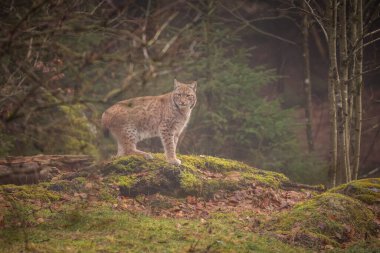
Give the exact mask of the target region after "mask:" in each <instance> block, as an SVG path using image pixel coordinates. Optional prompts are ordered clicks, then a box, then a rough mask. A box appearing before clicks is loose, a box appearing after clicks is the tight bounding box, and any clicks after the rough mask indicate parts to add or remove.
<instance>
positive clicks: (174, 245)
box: [0, 207, 308, 253]
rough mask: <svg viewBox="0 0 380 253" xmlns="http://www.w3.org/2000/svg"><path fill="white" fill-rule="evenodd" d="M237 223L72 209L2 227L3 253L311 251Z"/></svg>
mask: <svg viewBox="0 0 380 253" xmlns="http://www.w3.org/2000/svg"><path fill="white" fill-rule="evenodd" d="M233 220H236V218H235V217H234V218H233ZM233 220H231V219H229V218H228V217H224V216H221V217H216V216H215V217H213V218H212V219H209V220H207V221H200V220H188V219H173V218H157V217H150V216H145V215H142V214H132V213H130V212H125V211H117V210H114V209H112V208H109V207H100V208H99V207H96V208H84V207H75V208H74V207H71V208H69V209H67V210H65V211H62V212H59V213H56V214H53V215H51V217H50V219H47V220H46V221H45V222H44V223H41V224H38V225H35V226H32V227H26V228H24V229H20V228H5V229H1V230H0V252H24V251H27V252H268V253H270V252H273V253H275V252H277V253H281V252H289V253H293V252H294V253H295V252H300V253H301V252H308V251H307V250H305V249H303V248H300V247H296V246H292V245H287V244H285V243H283V242H281V241H280V240H277V239H274V238H270V237H267V236H262V235H258V234H254V233H252V232H249V231H244V230H243V229H242V227H241V224H239V223H237V222H234V221H233ZM26 238H27V239H26Z"/></svg>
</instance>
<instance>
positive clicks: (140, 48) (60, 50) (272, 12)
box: [0, 0, 380, 183]
mask: <svg viewBox="0 0 380 253" xmlns="http://www.w3.org/2000/svg"><path fill="white" fill-rule="evenodd" d="M371 2H372V3H373V2H374V3H375V6H368V9H367V11H371V12H372V11H378V9H377V8H378V5H376V1H371ZM0 5H1V9H0V20H1V44H0V63H1V67H0V82H1V86H0V94H1V95H0V119H1V123H0V138H1V144H0V156H1V157H4V156H8V155H32V154H39V153H44V154H60V153H64V154H70V153H72V154H90V155H94V156H96V157H98V158H99V159H103V158H107V157H110V156H111V155H113V154H114V153H115V152H116V145H115V143H114V142H113V141H112V140H110V139H105V138H104V137H103V136H102V134H101V129H100V117H101V114H102V112H103V111H104V110H105V109H106V108H107V107H109V106H111V105H112V104H114V103H115V102H117V101H120V100H123V99H127V98H131V97H136V96H145V95H158V94H162V93H164V92H169V91H171V90H172V87H173V79H174V78H175V77H176V78H177V79H178V80H179V81H182V82H186V81H191V80H197V81H198V104H197V106H196V108H195V109H194V111H193V114H192V118H191V122H190V124H189V125H188V128H187V129H186V131H185V133H184V135H183V136H182V137H181V139H180V144H179V152H180V153H185V154H207V155H215V156H221V157H226V158H232V159H237V160H242V161H245V162H247V163H249V164H251V165H254V166H256V167H259V168H263V169H268V170H275V171H280V172H283V173H285V174H286V175H288V176H289V177H291V178H293V179H294V180H297V181H299V182H305V183H326V181H327V161H328V159H329V153H328V146H329V132H328V130H329V126H328V120H329V119H328V111H327V71H328V51H327V44H326V41H325V40H324V38H323V35H322V32H321V31H320V29H319V26H317V25H315V24H313V25H312V27H311V29H310V31H311V32H310V40H309V47H310V50H311V82H312V99H313V115H312V117H313V139H314V142H315V151H314V152H308V150H307V145H306V137H305V126H304V125H305V117H304V109H303V106H304V101H305V96H304V91H303V80H304V76H303V73H304V72H303V71H304V64H303V61H302V54H303V51H302V46H301V45H302V33H301V30H300V23H301V19H302V15H301V13H300V12H299V10H298V9H297V1H296V2H293V1H227V0H220V1H217V0H215V1H212V0H209V1H169V0H161V1H157V0H156V1H154V0H151V1H148V0H146V1H133V0H108V1H80V0H68V1H37V0H34V1H22V0H16V1H8V2H4V3H1V4H0ZM321 8H322V9H323V3H322V4H321ZM369 16H370V13H368V15H367V14H366V13H365V17H369ZM367 22H369V21H368V20H367ZM368 27H369V30H370V31H371V30H374V31H375V30H376V29H378V28H379V27H380V25H379V20H378V19H377V20H375V21H373V22H372V23H370V24H369V26H368ZM368 39H370V38H368ZM364 60H365V64H364V68H365V71H368V73H366V74H365V75H364V83H365V86H364V99H363V101H364V104H363V108H364V116H363V142H362V155H361V156H362V160H361V161H362V163H361V168H360V174H359V176H360V175H361V176H363V175H366V174H367V173H368V172H370V171H373V170H374V169H376V168H379V167H380V156H379V154H380V141H379V140H380V113H379V112H380V98H379V97H380V87H379V83H378V82H379V70H378V69H376V68H377V67H376V66H378V65H379V62H380V44H379V41H378V42H377V43H372V44H371V45H369V46H368V47H365V48H364ZM141 146H142V148H144V149H146V150H150V151H152V152H162V148H161V144H160V142H159V140H149V141H146V142H144V143H142V144H141ZM376 175H378V176H379V172H377V174H376V172H375V174H372V175H371V176H376Z"/></svg>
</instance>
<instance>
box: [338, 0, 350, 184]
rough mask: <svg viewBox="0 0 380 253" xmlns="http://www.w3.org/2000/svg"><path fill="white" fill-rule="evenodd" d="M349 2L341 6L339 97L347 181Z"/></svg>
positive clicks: (343, 170)
mask: <svg viewBox="0 0 380 253" xmlns="http://www.w3.org/2000/svg"><path fill="white" fill-rule="evenodd" d="M346 8H347V2H346V0H342V2H341V5H340V8H339V23H340V36H339V54H340V57H339V59H340V77H341V79H340V83H339V92H340V95H339V97H340V98H341V104H339V108H338V110H339V140H340V141H339V142H340V143H341V146H342V148H341V150H340V151H339V153H340V154H339V157H340V167H341V170H342V172H343V174H344V178H345V181H346V182H349V181H351V170H350V153H349V142H350V125H349V123H350V119H349V114H348V91H347V89H348V72H349V71H348V52H347V13H346Z"/></svg>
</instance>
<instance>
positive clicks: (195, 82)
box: [189, 81, 197, 91]
mask: <svg viewBox="0 0 380 253" xmlns="http://www.w3.org/2000/svg"><path fill="white" fill-rule="evenodd" d="M189 86H190V88H192V89H193V90H194V91H196V90H197V81H194V82H192V83H191V84H189Z"/></svg>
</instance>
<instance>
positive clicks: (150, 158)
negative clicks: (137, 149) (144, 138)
mask: <svg viewBox="0 0 380 253" xmlns="http://www.w3.org/2000/svg"><path fill="white" fill-rule="evenodd" d="M144 157H145V159H147V160H152V159H153V158H154V157H153V156H152V154H149V153H145V154H144Z"/></svg>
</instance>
